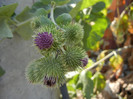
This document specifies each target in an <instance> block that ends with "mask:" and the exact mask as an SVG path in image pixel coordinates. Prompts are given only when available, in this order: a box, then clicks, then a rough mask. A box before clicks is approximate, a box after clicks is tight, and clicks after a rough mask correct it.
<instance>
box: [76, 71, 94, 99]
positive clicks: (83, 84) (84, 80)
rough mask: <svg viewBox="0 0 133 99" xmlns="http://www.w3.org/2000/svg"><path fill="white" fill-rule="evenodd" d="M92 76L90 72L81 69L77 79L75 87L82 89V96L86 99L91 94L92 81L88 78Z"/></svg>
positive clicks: (88, 98) (89, 98)
mask: <svg viewBox="0 0 133 99" xmlns="http://www.w3.org/2000/svg"><path fill="white" fill-rule="evenodd" d="M91 77H92V73H91V72H88V71H82V72H81V74H80V76H79V81H78V83H77V88H78V89H82V91H83V94H84V97H86V99H91V97H92V94H93V87H94V85H93V81H92V80H91V79H90V78H91Z"/></svg>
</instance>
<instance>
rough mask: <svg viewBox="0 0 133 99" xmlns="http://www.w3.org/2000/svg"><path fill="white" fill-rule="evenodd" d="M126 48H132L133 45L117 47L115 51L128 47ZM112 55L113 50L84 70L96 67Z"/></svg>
mask: <svg viewBox="0 0 133 99" xmlns="http://www.w3.org/2000/svg"><path fill="white" fill-rule="evenodd" d="M128 48H133V46H131V45H130V46H124V47H123V48H119V49H117V50H116V51H115V52H121V51H122V50H125V49H128ZM112 55H114V51H112V52H111V53H109V54H108V55H106V56H105V57H104V58H102V59H101V60H99V61H97V62H96V63H94V64H93V65H92V66H91V67H89V68H87V69H85V70H86V71H89V70H91V69H93V68H96V67H97V66H98V64H100V63H101V62H103V61H105V60H106V59H108V58H110V57H111V56H112Z"/></svg>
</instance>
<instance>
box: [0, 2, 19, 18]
mask: <svg viewBox="0 0 133 99" xmlns="http://www.w3.org/2000/svg"><path fill="white" fill-rule="evenodd" d="M17 6H18V4H17V3H14V4H11V5H6V6H3V7H0V16H6V17H11V16H12V15H13V13H14V11H15V9H16V8H17Z"/></svg>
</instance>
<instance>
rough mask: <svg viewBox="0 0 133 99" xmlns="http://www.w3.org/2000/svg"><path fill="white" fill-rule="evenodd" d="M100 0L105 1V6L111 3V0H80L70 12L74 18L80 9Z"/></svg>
mask: <svg viewBox="0 0 133 99" xmlns="http://www.w3.org/2000/svg"><path fill="white" fill-rule="evenodd" d="M100 1H103V2H105V4H106V6H107V5H109V4H110V3H111V1H112V0H81V1H80V2H78V4H77V5H76V7H75V8H73V9H72V10H71V12H70V14H71V16H72V17H73V18H74V17H75V16H76V15H77V13H78V12H79V11H81V10H83V9H85V8H88V7H90V6H92V5H94V4H96V3H97V2H100Z"/></svg>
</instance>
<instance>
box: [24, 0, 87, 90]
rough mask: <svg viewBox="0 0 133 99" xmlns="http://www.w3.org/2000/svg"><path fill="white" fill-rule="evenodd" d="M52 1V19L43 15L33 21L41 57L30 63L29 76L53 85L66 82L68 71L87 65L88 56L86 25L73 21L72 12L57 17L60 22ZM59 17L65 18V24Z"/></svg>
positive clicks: (37, 81)
mask: <svg viewBox="0 0 133 99" xmlns="http://www.w3.org/2000/svg"><path fill="white" fill-rule="evenodd" d="M65 1H67V0H65ZM51 2H52V3H51ZM51 2H50V3H51V13H50V18H47V17H45V16H42V15H41V16H38V17H35V18H33V20H32V22H31V26H32V28H33V31H34V33H35V34H34V36H33V39H34V41H33V42H34V45H35V47H37V48H38V50H39V52H40V53H41V54H42V57H41V58H40V59H37V60H35V61H33V62H31V63H30V64H29V65H28V66H27V68H26V78H27V79H28V81H29V82H31V83H33V84H43V85H46V86H48V87H52V88H53V87H60V86H61V85H63V84H64V83H65V81H66V78H65V74H66V73H67V72H69V71H75V70H77V69H79V68H82V67H84V66H86V65H87V63H88V58H87V57H86V53H85V50H84V49H83V48H82V46H81V45H80V44H81V43H82V39H83V35H84V31H83V27H82V26H81V25H80V24H79V23H74V22H71V21H70V20H72V19H70V18H71V16H70V15H69V14H63V15H60V17H57V19H58V24H57V23H56V22H55V20H54V17H53V16H54V15H53V12H54V8H55V2H54V0H52V1H51ZM61 4H62V3H61ZM56 5H58V3H57V4H56ZM64 15H65V17H63V16H64ZM67 15H68V16H69V17H68V22H67ZM60 18H66V19H65V24H63V21H62V19H60ZM60 20H61V21H60Z"/></svg>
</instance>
